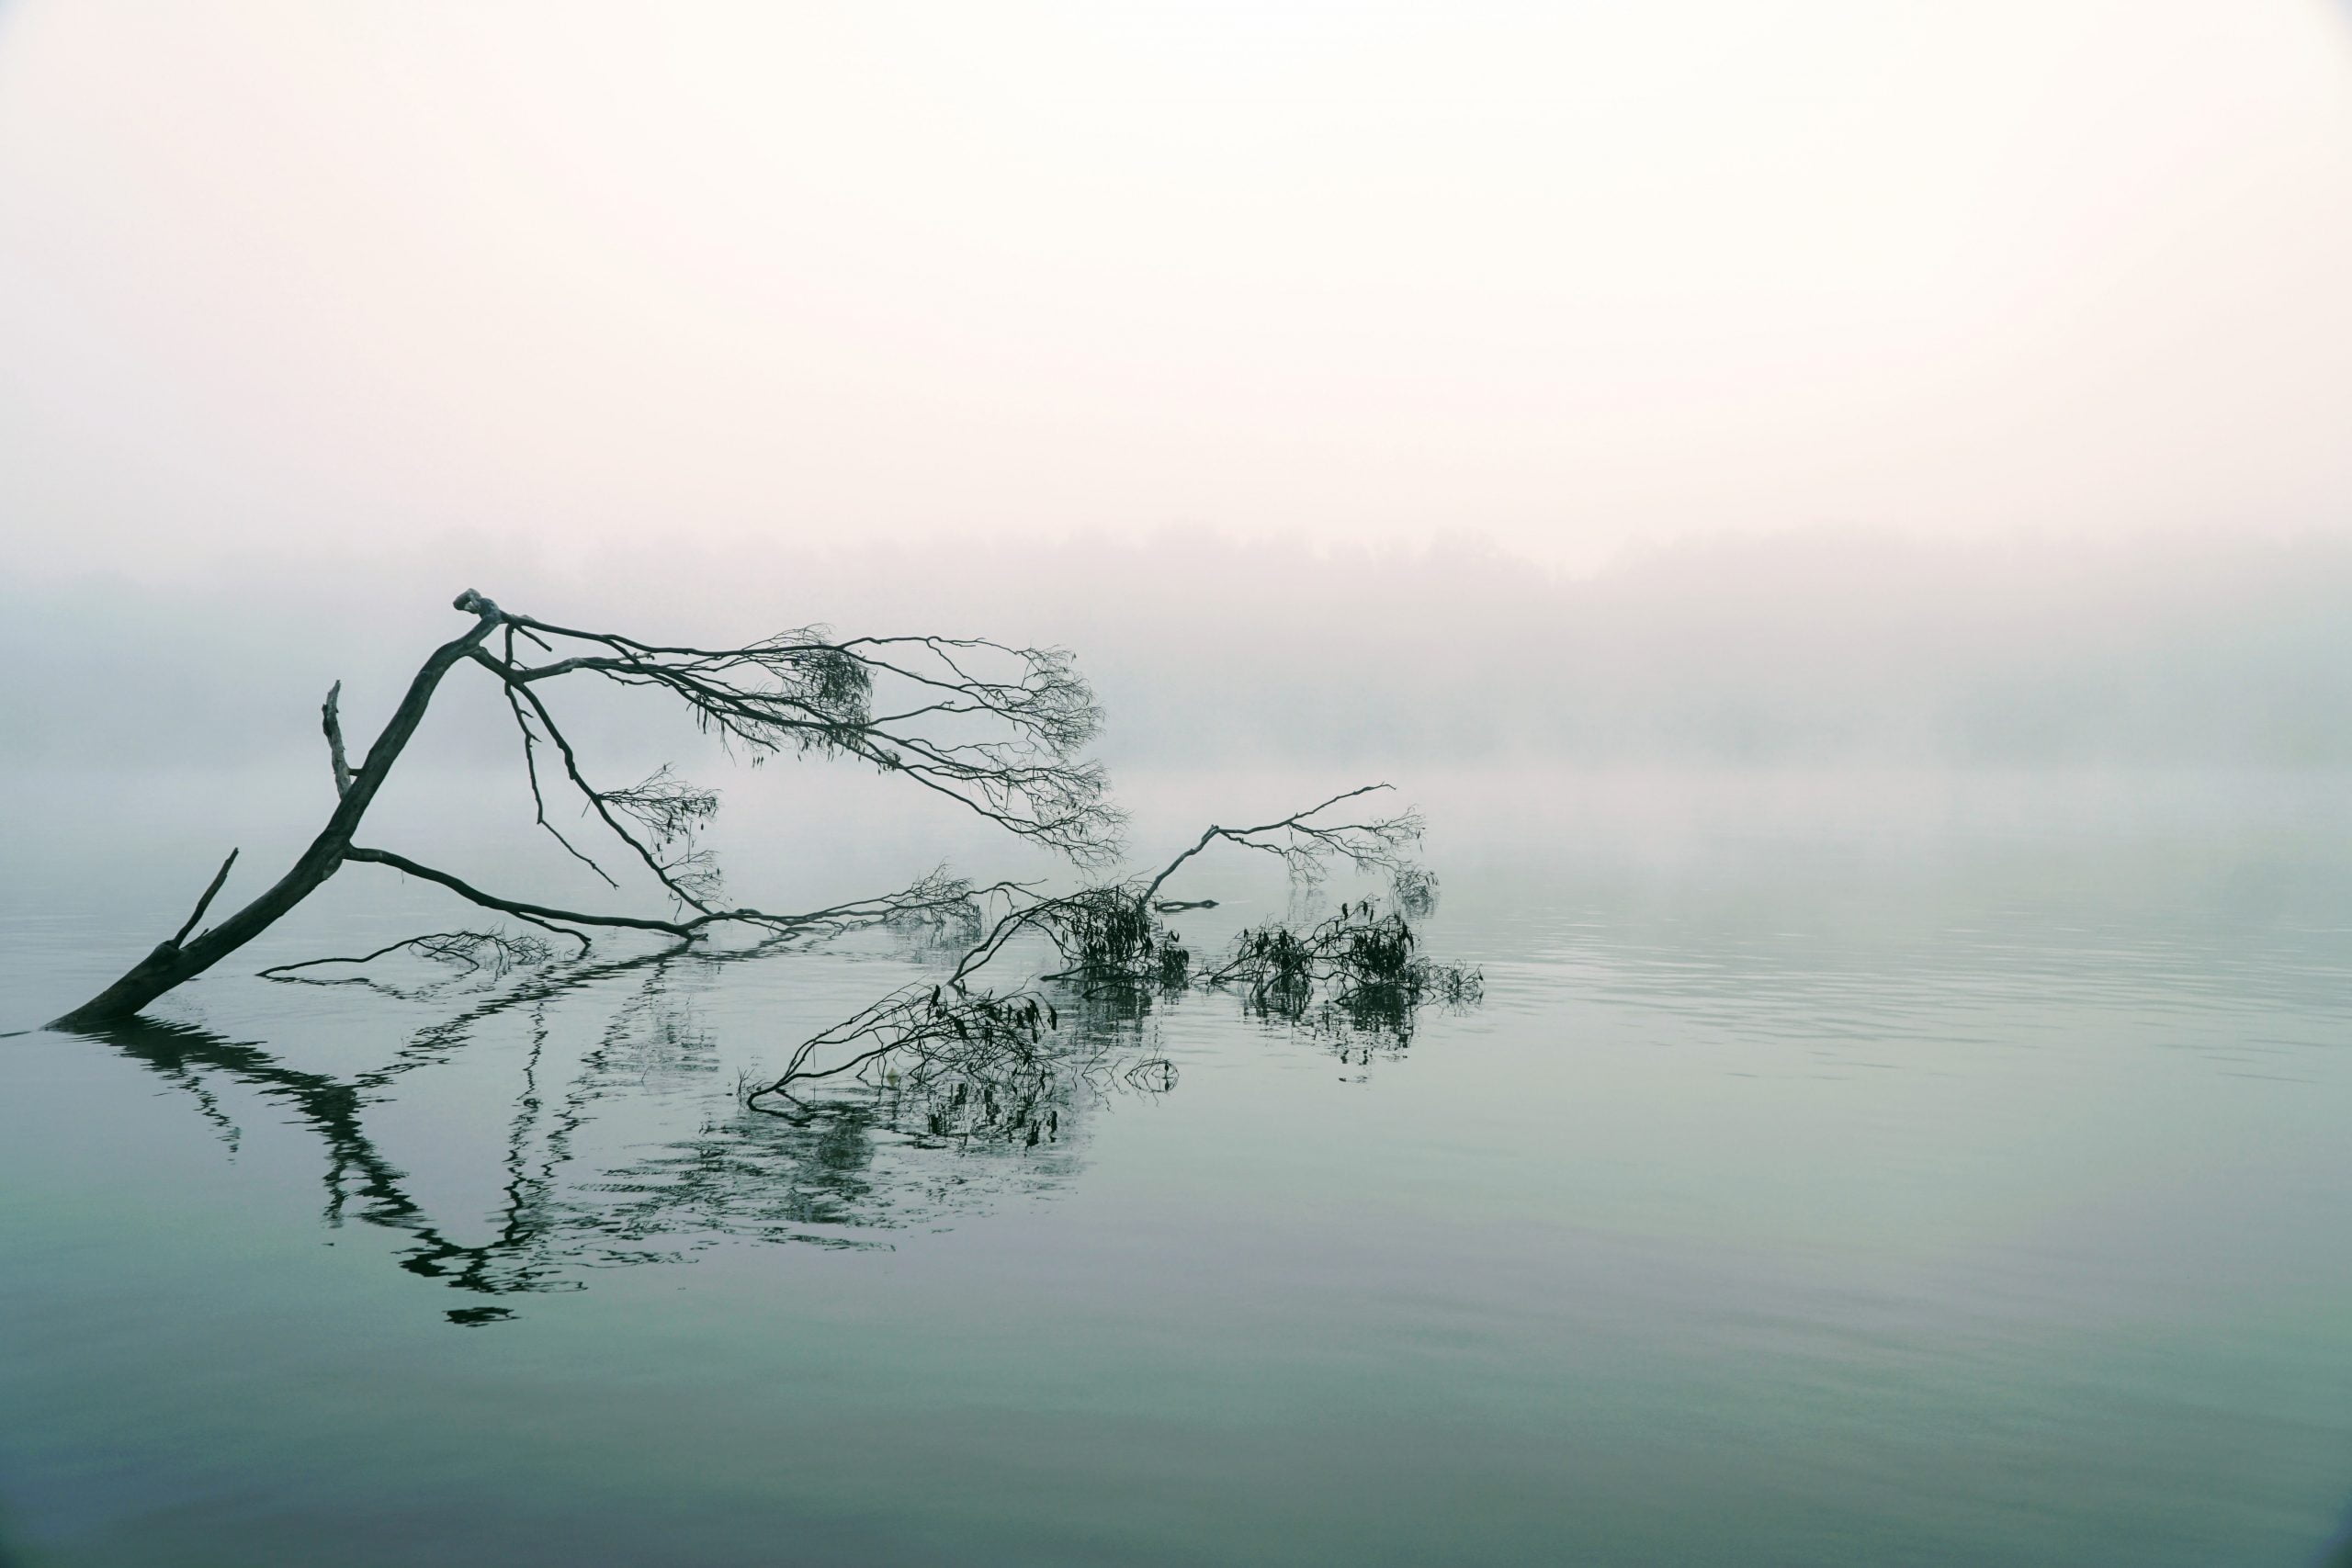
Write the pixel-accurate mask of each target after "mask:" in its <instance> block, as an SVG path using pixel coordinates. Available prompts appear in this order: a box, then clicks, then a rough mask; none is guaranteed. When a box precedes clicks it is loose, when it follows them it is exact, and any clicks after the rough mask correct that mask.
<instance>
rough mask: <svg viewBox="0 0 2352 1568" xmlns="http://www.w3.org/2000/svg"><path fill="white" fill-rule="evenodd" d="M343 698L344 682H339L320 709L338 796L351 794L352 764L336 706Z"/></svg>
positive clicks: (332, 687) (328, 756)
mask: <svg viewBox="0 0 2352 1568" xmlns="http://www.w3.org/2000/svg"><path fill="white" fill-rule="evenodd" d="M342 698H343V682H340V681H337V682H335V683H334V685H332V686H329V687H328V688H327V700H326V702H325V704H324V705H322V707H321V708H320V709H319V718H320V723H321V728H323V729H325V731H326V733H327V760H328V761H330V762H332V763H333V764H334V792H335V794H336V795H349V794H350V793H351V762H350V760H349V759H348V758H347V757H345V755H344V750H343V718H342V716H341V715H340V714H338V713H337V712H336V705H337V704H338V703H339V702H341V700H342Z"/></svg>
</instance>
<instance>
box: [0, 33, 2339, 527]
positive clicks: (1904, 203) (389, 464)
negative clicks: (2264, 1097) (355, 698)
mask: <svg viewBox="0 0 2352 1568" xmlns="http://www.w3.org/2000/svg"><path fill="white" fill-rule="evenodd" d="M2347 280H2352V26H2347V14H2346V11H2345V9H2344V8H2343V7H2342V6H2335V5H2330V4H2325V3H2323V0H1938V3H1927V0H1920V3H1912V4H1904V3H1894V0H1850V3H1849V0H1777V3H1770V4H1759V3H1758V0H1642V3H1639V4H1635V3H1632V0H1623V3H1614V4H1606V5H1603V4H1584V5H1575V4H1559V3H1555V4H1546V5H1531V6H1501V5H1491V4H1480V3H1476V0H1453V3H1450V4H1445V5H1423V6H1410V7H1380V6H1372V5H1368V4H1348V5H1341V4H1337V3H1333V4H1305V3H1283V0H1271V3H1270V0H1251V3H1250V4H1233V5H1211V4H1203V3H1194V4H1186V5H1175V4H1169V5H1123V6H1114V5H1103V4H1089V5H1069V6H1052V5H1028V4H1017V3H1012V0H1002V3H993V4H989V5H941V6H899V5H888V4H875V3H860V4H856V5H839V6H813V5H786V4H760V5H746V6H718V5H694V6H689V5H662V6H651V5H630V6H592V5H583V4H565V5H561V6H555V5H541V6H524V5H482V4H478V3H473V0H468V3H465V4H432V3H420V0H402V3H401V4H397V5H394V4H381V3H360V0H353V3H350V4H337V5H318V4H315V3H312V0H300V3H294V4H284V5H269V4H244V3H240V4H220V5H203V6H187V5H172V4H162V3H156V4H145V5H136V4H109V3H106V0H71V3H66V0H0V528H5V529H6V534H7V553H8V557H9V558H11V559H12V560H13V561H14V562H15V563H16V566H17V570H20V571H40V570H53V569H66V570H75V569H79V568H83V567H87V566H94V565H95V566H128V567H133V568H142V569H148V570H160V569H164V568H168V567H170V566H171V565H172V564H174V563H176V562H188V561H198V560H202V559H205V558H209V557H212V556H215V555H217V554H219V553H220V552H223V551H226V550H230V549H233V548H250V547H255V546H259V547H266V548H278V547H285V548H290V549H295V550H310V549H316V548H320V547H338V548H348V547H359V548H363V549H364V548H368V547H372V546H374V545H377V544H380V543H382V542H384V541H387V540H390V539H391V538H393V537H394V536H413V534H414V533H416V532H418V531H423V532H427V533H438V532H442V531H445V530H458V531H474V532H477V533H479V534H481V535H485V536H492V537H495V538H497V539H499V540H502V541H504V542H506V543H508V544H510V545H514V546H519V547H533V546H535V545H537V544H539V543H541V542H545V541H550V540H557V539H562V540H571V539H588V540H594V539H600V538H609V537H611V536H615V535H617V534H620V533H623V532H625V531H628V530H631V529H636V528H645V527H651V528H656V529H660V530H664V531H669V532H672V533H674V534H677V535H682V536H687V537H689V538H693V539H695V540H697V541H699V542H702V543H705V544H709V543H714V542H718V541H724V540H728V539H733V538H741V537H744V536H751V537H773V538H775V539H777V540H779V541H783V542H789V543H791V544H793V545H794V546H795V547H806V546H807V545H809V543H811V542H815V541H820V540H825V539H832V538H842V537H852V536H854V537H857V538H861V539H868V538H873V537H876V536H891V537H898V538H901V539H914V540H921V539H924V538H933V537H937V536H961V537H964V538H966V539H969V538H970V537H971V536H986V535H989V534H990V533H993V532H998V531H1007V530H1012V531H1019V532H1022V533H1024V534H1029V535H1037V536H1057V535H1062V534H1068V533H1072V532H1082V531H1103V532H1106V533H1110V534H1114V535H1116V534H1121V533H1127V532H1135V531H1145V530H1151V529H1157V528H1162V527H1166V526H1169V525H1186V526H1200V527H1208V528H1215V529H1225V530H1232V531H1235V532H1238V533H1239V534H1242V535H1245V536H1248V535H1263V534H1272V533H1284V534H1294V535H1301V536H1306V537H1309V538H1314V539H1333V538H1345V539H1354V540H1366V541H1383V540H1399V539H1419V538H1426V537H1429V536H1433V535H1440V534H1445V533H1469V534H1474V535H1480V536H1487V537H1490V538H1492V539H1494V540H1496V541H1498V543H1500V544H1502V545H1503V546H1505V547H1509V548H1511V549H1514V550H1519V551H1523V552H1526V553H1529V554H1532V555H1535V556H1537V557H1539V558H1545V559H1548V560H1552V561H1556V562H1562V563H1566V564H1570V565H1575V564H1580V563H1584V562H1588V561H1590V560H1593V559H1596V558H1600V557H1601V556H1603V555H1605V554H1606V553H1608V552H1609V551H1611V549H1613V548H1614V547H1618V546H1620V545H1622V544H1623V543H1625V542H1627V541H1652V540H1656V539H1657V538H1660V537H1664V536H1674V535H1678V534H1682V533H1689V532H1692V531H1698V532H1710V531H1716V530H1726V529H1781V528H1789V527H1801V526H1810V525H1821V524H1832V525H1840V526H1847V527H1861V528H1886V529H1894V530H1904V531H1909V532H1913V533H1918V534H1925V535H1928V536H1950V535H1955V534H1964V533H1971V532H1976V531H2000V530H2018V529H2028V530H2032V529H2048V530H2059V531H2065V532H2082V533H2087V534H2092V535H2106V534H2113V533H2115V532H2117V531H2119V530H2133V529H2143V528H2145V529H2169V530H2176V531H2177V530H2179V529H2182V528H2188V529H2192V530H2204V529H2214V530H2237V529H2261V530H2274V531H2276V530H2286V531H2293V530H2307V529H2328V530H2334V531H2352V439H2347V438H2346V433H2347V429H2352V288H2347Z"/></svg>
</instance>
